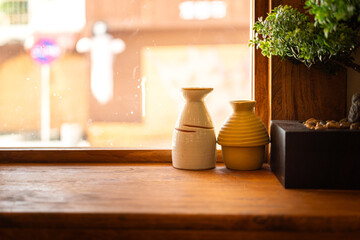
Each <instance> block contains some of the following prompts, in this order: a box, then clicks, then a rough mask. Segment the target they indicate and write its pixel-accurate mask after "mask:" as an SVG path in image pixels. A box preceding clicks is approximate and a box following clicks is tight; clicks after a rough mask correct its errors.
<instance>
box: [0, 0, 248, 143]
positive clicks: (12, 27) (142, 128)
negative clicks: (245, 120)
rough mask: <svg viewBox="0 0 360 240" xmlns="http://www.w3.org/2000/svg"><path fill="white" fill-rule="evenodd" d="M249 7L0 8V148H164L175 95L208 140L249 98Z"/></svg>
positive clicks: (136, 1)
mask: <svg viewBox="0 0 360 240" xmlns="http://www.w3.org/2000/svg"><path fill="white" fill-rule="evenodd" d="M249 26H250V0H221V1H200V0H199V1H184V0H171V1H168V0H128V1H117V0H102V1H97V0H87V1H85V0H28V1H24V0H0V147H124V148H133V147H136V148H138V147H140V148H170V147H171V137H172V133H173V129H174V126H175V123H176V120H177V117H178V116H179V114H180V112H181V108H182V106H183V104H184V99H183V97H182V95H181V91H180V90H181V88H182V87H213V88H214V91H213V92H212V93H211V94H210V95H209V96H208V98H207V99H206V105H207V107H208V110H209V112H210V114H211V116H212V118H213V121H214V125H215V130H216V132H217V131H218V130H219V129H220V127H221V124H222V123H223V122H224V121H225V119H226V117H227V116H228V115H229V114H230V113H231V111H232V110H231V107H230V105H229V101H230V100H233V99H250V98H251V74H250V48H249V47H248V40H249V36H250V27H249Z"/></svg>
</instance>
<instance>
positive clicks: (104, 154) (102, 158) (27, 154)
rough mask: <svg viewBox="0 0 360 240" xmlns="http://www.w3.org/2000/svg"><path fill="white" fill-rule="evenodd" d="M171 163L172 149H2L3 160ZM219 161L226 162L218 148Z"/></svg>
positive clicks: (27, 161) (25, 161)
mask: <svg viewBox="0 0 360 240" xmlns="http://www.w3.org/2000/svg"><path fill="white" fill-rule="evenodd" d="M150 162H152V163H170V162H171V150H169V149H118V148H0V164H1V163H150ZM217 162H223V160H222V155H221V151H220V150H218V151H217Z"/></svg>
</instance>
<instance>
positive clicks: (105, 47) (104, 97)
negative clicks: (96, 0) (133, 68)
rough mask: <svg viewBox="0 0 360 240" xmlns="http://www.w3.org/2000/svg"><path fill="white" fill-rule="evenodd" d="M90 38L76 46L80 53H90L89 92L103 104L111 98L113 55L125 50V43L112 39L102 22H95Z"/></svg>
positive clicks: (83, 39)
mask: <svg viewBox="0 0 360 240" xmlns="http://www.w3.org/2000/svg"><path fill="white" fill-rule="evenodd" d="M93 33H94V36H93V37H92V38H82V39H80V40H79V41H78V42H77V44H76V50H77V51H78V52H80V53H84V52H88V51H90V55H91V82H90V86H91V92H92V94H93V95H94V97H95V98H96V100H97V101H98V102H99V103H101V104H105V103H107V102H108V101H110V100H111V99H112V97H113V92H114V79H113V61H114V55H115V54H119V53H121V52H123V51H124V50H125V43H124V41H123V40H121V39H113V37H112V36H111V35H110V34H108V33H107V26H106V24H105V23H104V22H101V21H99V22H96V23H95V24H94V27H93Z"/></svg>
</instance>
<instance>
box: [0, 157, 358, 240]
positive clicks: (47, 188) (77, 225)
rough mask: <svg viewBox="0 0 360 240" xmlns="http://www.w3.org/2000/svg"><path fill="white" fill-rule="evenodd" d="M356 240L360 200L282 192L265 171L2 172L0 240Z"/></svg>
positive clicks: (105, 168)
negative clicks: (48, 239)
mask: <svg viewBox="0 0 360 240" xmlns="http://www.w3.org/2000/svg"><path fill="white" fill-rule="evenodd" d="M74 235H76V238H78V239H112V238H115V239H120V238H122V239H184V238H186V239H234V238H242V239H332V238H334V239H345V238H357V239H359V237H360V191H353V190H350V191H349V190H286V189H284V188H283V187H282V185H281V184H280V183H279V182H278V180H277V179H276V177H275V176H274V175H273V173H272V172H271V171H270V170H269V168H268V166H266V165H265V166H264V167H263V169H261V170H259V171H232V170H229V169H227V168H225V167H224V166H223V164H219V165H218V166H217V168H215V169H212V170H207V171H184V170H177V169H174V168H173V167H172V166H171V164H169V163H132V164H129V163H112V164H24V163H21V164H1V165H0V236H1V237H0V239H47V238H51V239H72V238H74Z"/></svg>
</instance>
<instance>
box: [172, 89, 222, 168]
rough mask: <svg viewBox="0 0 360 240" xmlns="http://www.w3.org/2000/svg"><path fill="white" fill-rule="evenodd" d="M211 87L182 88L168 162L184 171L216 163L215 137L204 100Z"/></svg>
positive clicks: (211, 166)
mask: <svg viewBox="0 0 360 240" xmlns="http://www.w3.org/2000/svg"><path fill="white" fill-rule="evenodd" d="M212 90H213V89H212V88H183V89H182V93H183V95H184V98H185V100H186V103H185V105H184V107H183V109H182V111H181V114H180V116H179V118H178V121H177V123H176V125H175V129H174V133H173V139H172V163H173V166H174V167H175V168H179V169H188V170H201V169H211V168H214V167H215V163H216V136H215V130H214V126H213V123H212V120H211V117H210V115H209V112H208V111H207V109H206V106H205V103H204V98H205V97H206V96H207V95H208V94H209V93H210V92H211V91H212Z"/></svg>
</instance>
